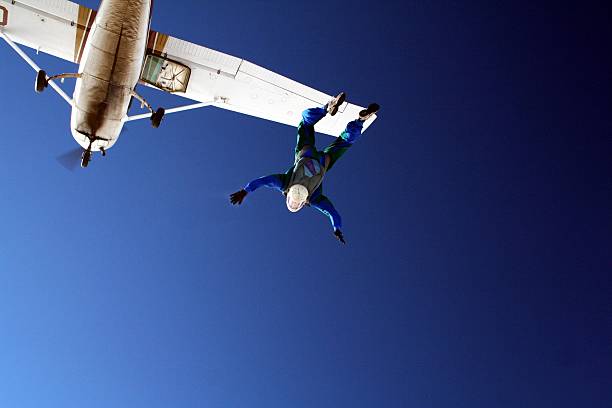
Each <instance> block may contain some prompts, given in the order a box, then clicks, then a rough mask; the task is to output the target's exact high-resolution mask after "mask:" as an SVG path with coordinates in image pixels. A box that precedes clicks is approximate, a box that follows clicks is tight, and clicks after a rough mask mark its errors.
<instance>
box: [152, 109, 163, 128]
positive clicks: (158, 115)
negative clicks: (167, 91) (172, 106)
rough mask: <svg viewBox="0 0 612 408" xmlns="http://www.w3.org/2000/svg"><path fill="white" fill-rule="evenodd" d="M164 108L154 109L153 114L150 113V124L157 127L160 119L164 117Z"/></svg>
mask: <svg viewBox="0 0 612 408" xmlns="http://www.w3.org/2000/svg"><path fill="white" fill-rule="evenodd" d="M165 113H166V110H165V109H164V108H159V109H158V110H156V111H155V113H154V114H153V115H151V125H152V126H153V127H154V128H155V129H157V128H158V127H159V125H161V121H162V119H163V118H164V114H165Z"/></svg>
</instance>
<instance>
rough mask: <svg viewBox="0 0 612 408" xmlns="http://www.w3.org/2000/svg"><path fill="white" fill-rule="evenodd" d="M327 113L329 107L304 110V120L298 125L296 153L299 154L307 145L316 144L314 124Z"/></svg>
mask: <svg viewBox="0 0 612 408" xmlns="http://www.w3.org/2000/svg"><path fill="white" fill-rule="evenodd" d="M325 115H327V109H326V108H325V107H322V108H310V109H306V110H305V111H304V112H302V121H301V122H300V124H299V125H298V136H297V144H296V146H295V154H298V153H299V152H300V151H302V149H303V148H304V147H306V146H312V147H314V145H315V130H314V126H315V125H316V124H317V122H318V121H320V120H321V119H323V118H324V117H325Z"/></svg>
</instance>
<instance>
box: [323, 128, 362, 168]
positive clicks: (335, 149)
mask: <svg viewBox="0 0 612 408" xmlns="http://www.w3.org/2000/svg"><path fill="white" fill-rule="evenodd" d="M363 123H364V121H362V120H359V119H356V120H354V121H352V122H349V123H348V124H347V125H346V129H344V132H342V134H340V137H338V138H337V139H336V140H334V141H333V143H332V144H330V145H329V146H327V147H326V148H325V150H323V153H325V162H326V163H327V171H330V170H331V168H332V167H333V165H334V164H335V163H336V162H337V161H338V159H339V158H340V157H342V155H343V154H344V153H346V151H347V150H348V149H349V148H350V147H351V146H352V145H353V143H355V142H356V141H357V139H359V136H361V131H362V129H363Z"/></svg>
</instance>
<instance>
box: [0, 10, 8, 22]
mask: <svg viewBox="0 0 612 408" xmlns="http://www.w3.org/2000/svg"><path fill="white" fill-rule="evenodd" d="M7 24H8V10H7V8H6V7H4V6H0V27H4V26H6V25H7Z"/></svg>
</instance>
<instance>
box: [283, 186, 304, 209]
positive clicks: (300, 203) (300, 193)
mask: <svg viewBox="0 0 612 408" xmlns="http://www.w3.org/2000/svg"><path fill="white" fill-rule="evenodd" d="M307 199H308V189H307V188H306V187H304V186H303V185H301V184H294V185H292V186H291V188H290V189H289V191H287V208H288V209H289V211H291V212H298V211H300V210H301V209H302V207H304V204H306V200H307Z"/></svg>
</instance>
